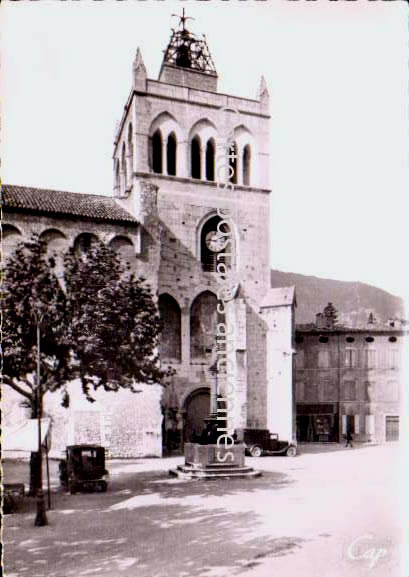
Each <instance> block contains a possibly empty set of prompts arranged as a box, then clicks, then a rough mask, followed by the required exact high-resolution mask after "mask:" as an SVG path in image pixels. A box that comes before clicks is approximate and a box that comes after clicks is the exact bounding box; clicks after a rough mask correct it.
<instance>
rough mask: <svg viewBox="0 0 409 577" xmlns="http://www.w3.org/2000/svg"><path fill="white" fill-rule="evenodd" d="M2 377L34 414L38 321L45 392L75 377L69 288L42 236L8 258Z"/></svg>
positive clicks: (34, 471)
mask: <svg viewBox="0 0 409 577" xmlns="http://www.w3.org/2000/svg"><path fill="white" fill-rule="evenodd" d="M2 290H3V292H2V310H3V334H2V340H3V343H2V347H3V375H2V377H3V383H4V384H6V385H9V386H10V387H11V388H12V389H14V390H15V391H17V392H18V393H19V394H20V395H22V397H23V398H24V405H25V406H27V407H29V409H30V414H31V418H37V416H38V412H39V410H40V407H41V404H42V395H40V394H39V389H38V384H37V381H36V368H37V327H38V326H39V327H40V335H41V337H40V350H41V355H40V365H41V385H42V387H41V388H42V393H43V394H44V392H46V391H55V390H57V389H58V388H60V387H61V386H62V385H63V384H65V382H66V381H67V380H70V379H71V378H72V367H71V364H72V363H71V358H70V350H69V346H67V343H66V340H65V338H64V335H65V333H66V326H67V315H66V310H65V305H66V298H65V294H64V292H63V290H62V288H61V286H60V283H59V282H58V278H57V276H56V274H55V260H54V259H53V258H47V249H46V245H45V244H44V243H43V242H41V241H39V240H38V239H37V238H33V239H32V240H30V241H28V242H25V243H20V244H19V245H18V247H17V249H16V251H15V253H14V255H13V256H12V258H10V259H9V260H8V262H7V263H6V267H5V275H4V278H3V287H2ZM38 464H39V463H38V455H37V453H32V455H31V478H30V491H31V493H32V494H34V493H35V492H36V490H37V488H38V483H39V477H38V475H39V468H38Z"/></svg>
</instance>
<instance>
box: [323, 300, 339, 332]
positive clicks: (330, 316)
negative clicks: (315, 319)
mask: <svg viewBox="0 0 409 577" xmlns="http://www.w3.org/2000/svg"><path fill="white" fill-rule="evenodd" d="M324 317H325V320H326V325H327V327H328V328H333V327H334V326H335V325H336V324H337V322H338V311H337V309H336V308H335V307H334V305H333V304H332V303H328V304H327V306H326V307H325V309H324Z"/></svg>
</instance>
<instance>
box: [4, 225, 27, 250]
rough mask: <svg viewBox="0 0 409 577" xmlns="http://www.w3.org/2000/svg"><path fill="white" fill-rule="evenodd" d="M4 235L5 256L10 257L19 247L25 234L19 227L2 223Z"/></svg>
mask: <svg viewBox="0 0 409 577" xmlns="http://www.w3.org/2000/svg"><path fill="white" fill-rule="evenodd" d="M2 237H3V242H2V245H3V246H2V248H3V257H4V256H6V257H8V256H9V255H10V254H12V253H13V252H14V250H15V249H16V248H17V245H18V243H19V242H21V241H22V240H23V236H22V234H21V232H20V231H19V229H18V228H17V227H15V226H13V225H12V224H3V225H2Z"/></svg>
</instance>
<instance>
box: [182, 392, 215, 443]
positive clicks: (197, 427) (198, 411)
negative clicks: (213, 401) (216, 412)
mask: <svg viewBox="0 0 409 577" xmlns="http://www.w3.org/2000/svg"><path fill="white" fill-rule="evenodd" d="M184 410H185V426H184V428H183V440H184V442H185V443H189V442H191V441H192V439H193V438H194V435H195V434H196V435H198V436H199V435H200V434H201V432H202V431H203V429H204V428H205V423H204V419H206V418H207V417H208V416H209V413H210V389H209V388H208V387H201V388H200V389H196V390H195V391H193V392H192V393H191V394H190V395H189V396H188V397H187V399H186V401H185V404H184Z"/></svg>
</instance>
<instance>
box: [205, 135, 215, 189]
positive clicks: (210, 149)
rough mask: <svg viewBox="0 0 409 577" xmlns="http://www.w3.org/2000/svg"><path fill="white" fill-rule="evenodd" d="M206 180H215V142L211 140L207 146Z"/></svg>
mask: <svg viewBox="0 0 409 577" xmlns="http://www.w3.org/2000/svg"><path fill="white" fill-rule="evenodd" d="M206 180H214V141H213V139H212V138H210V139H209V140H208V141H207V145H206Z"/></svg>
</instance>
